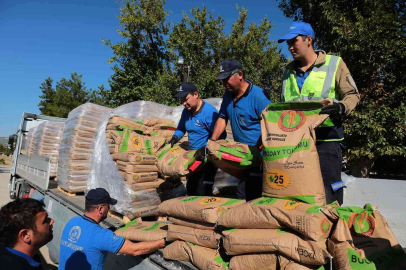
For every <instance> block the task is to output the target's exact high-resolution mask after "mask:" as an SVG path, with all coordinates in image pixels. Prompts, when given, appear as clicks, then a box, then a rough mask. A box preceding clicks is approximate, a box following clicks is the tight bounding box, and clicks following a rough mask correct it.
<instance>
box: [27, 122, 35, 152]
mask: <svg viewBox="0 0 406 270" xmlns="http://www.w3.org/2000/svg"><path fill="white" fill-rule="evenodd" d="M37 128H38V126H36V127H32V128H30V129H29V130H28V134H27V140H26V142H27V145H26V147H25V149H26V152H27V155H32V154H33V153H34V141H35V132H36V131H37Z"/></svg>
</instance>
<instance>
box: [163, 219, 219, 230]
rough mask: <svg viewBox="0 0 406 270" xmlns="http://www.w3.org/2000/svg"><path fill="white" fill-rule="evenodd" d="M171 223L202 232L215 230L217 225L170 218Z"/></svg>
mask: <svg viewBox="0 0 406 270" xmlns="http://www.w3.org/2000/svg"><path fill="white" fill-rule="evenodd" d="M169 221H170V222H172V223H173V224H176V225H180V226H186V227H190V228H196V229H201V230H214V226H215V224H213V223H205V222H198V221H194V220H187V219H183V218H176V217H169Z"/></svg>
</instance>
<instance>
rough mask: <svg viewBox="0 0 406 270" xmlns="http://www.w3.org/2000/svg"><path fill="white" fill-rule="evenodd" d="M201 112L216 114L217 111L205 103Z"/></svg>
mask: <svg viewBox="0 0 406 270" xmlns="http://www.w3.org/2000/svg"><path fill="white" fill-rule="evenodd" d="M203 111H204V112H217V109H216V108H215V107H214V106H213V105H211V104H210V103H208V102H205V103H204V107H203Z"/></svg>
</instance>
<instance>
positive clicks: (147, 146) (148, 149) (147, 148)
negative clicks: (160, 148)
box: [144, 140, 152, 155]
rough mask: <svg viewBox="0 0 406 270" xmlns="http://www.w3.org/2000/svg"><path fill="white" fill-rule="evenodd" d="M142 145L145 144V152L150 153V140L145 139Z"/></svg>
mask: <svg viewBox="0 0 406 270" xmlns="http://www.w3.org/2000/svg"><path fill="white" fill-rule="evenodd" d="M144 146H145V149H146V150H147V154H148V155H152V147H151V141H150V140H145V141H144Z"/></svg>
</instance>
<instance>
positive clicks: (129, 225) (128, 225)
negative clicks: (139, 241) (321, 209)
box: [119, 219, 139, 230]
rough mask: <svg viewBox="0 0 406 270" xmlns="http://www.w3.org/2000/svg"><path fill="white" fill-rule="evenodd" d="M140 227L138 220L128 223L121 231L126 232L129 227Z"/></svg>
mask: <svg viewBox="0 0 406 270" xmlns="http://www.w3.org/2000/svg"><path fill="white" fill-rule="evenodd" d="M138 225H139V223H138V220H136V219H134V220H132V221H130V222H128V223H127V224H125V226H124V227H123V228H120V229H119V230H125V229H128V228H129V227H133V226H138Z"/></svg>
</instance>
